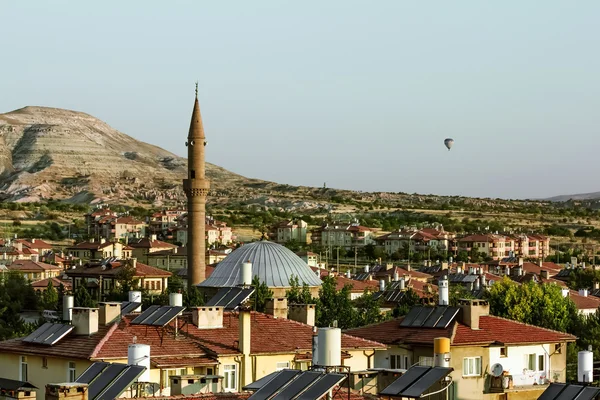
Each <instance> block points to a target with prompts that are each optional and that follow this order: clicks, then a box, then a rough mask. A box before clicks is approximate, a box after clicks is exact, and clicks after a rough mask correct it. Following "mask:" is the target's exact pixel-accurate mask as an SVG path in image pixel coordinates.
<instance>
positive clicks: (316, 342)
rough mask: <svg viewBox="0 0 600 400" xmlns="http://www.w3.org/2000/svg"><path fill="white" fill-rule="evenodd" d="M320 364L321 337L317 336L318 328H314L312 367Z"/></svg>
mask: <svg viewBox="0 0 600 400" xmlns="http://www.w3.org/2000/svg"><path fill="white" fill-rule="evenodd" d="M318 364H319V335H318V334H317V327H316V326H315V327H314V328H313V337H312V365H313V366H314V365H318Z"/></svg>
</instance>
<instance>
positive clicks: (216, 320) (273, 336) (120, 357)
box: [0, 303, 385, 399]
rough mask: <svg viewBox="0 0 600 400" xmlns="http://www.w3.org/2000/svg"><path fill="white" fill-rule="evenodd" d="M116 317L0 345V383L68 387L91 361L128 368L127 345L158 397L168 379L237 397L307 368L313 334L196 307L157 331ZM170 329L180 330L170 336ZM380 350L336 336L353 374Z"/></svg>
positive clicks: (83, 317) (105, 309)
mask: <svg viewBox="0 0 600 400" xmlns="http://www.w3.org/2000/svg"><path fill="white" fill-rule="evenodd" d="M312 310H313V311H314V308H313V309H312ZM119 313H120V303H101V304H100V308H99V309H89V308H74V309H73V325H74V326H75V329H74V330H73V331H72V332H70V333H68V334H67V335H66V336H65V337H63V338H62V339H60V340H58V341H57V342H56V343H54V344H52V345H39V344H36V343H28V342H26V341H23V339H11V340H6V341H3V342H0V376H2V377H6V378H8V379H21V380H28V381H29V382H30V383H32V384H33V385H35V386H38V387H44V385H45V384H46V383H49V382H64V381H67V382H72V381H73V380H74V378H75V377H76V376H78V375H79V374H81V373H82V372H83V371H84V370H85V369H86V368H87V367H88V366H89V365H91V363H93V362H96V361H106V362H110V363H127V358H128V346H129V345H130V344H132V343H136V344H146V345H149V346H150V349H149V351H150V354H149V357H150V373H149V380H150V382H152V383H156V384H157V388H158V389H159V393H156V395H160V396H165V395H169V394H170V393H171V390H170V389H171V380H170V379H169V377H170V376H173V375H185V374H195V375H219V376H221V377H223V380H222V385H223V390H224V391H226V392H240V391H241V390H242V387H244V386H246V385H248V384H250V383H251V382H253V381H256V380H258V379H260V378H262V377H264V376H266V375H268V374H270V373H272V372H275V371H277V370H280V369H284V368H293V369H302V370H306V369H307V368H308V366H309V365H310V363H311V357H312V356H311V354H312V342H313V334H314V333H313V329H314V327H313V326H311V325H309V324H306V323H304V322H298V321H294V320H290V319H286V318H275V317H274V316H273V315H268V314H262V313H258V312H251V311H247V310H246V309H241V310H239V311H237V312H235V313H234V312H229V311H225V312H224V311H223V309H222V308H220V307H216V308H215V307H197V308H193V309H192V310H191V311H190V312H184V313H183V314H182V315H180V316H179V317H178V318H177V319H176V320H171V321H169V322H165V324H164V325H163V326H158V327H148V326H145V325H136V324H132V320H133V318H134V317H135V316H136V314H132V315H125V316H123V317H122V318H120V317H119ZM299 319H301V320H302V318H299ZM177 323H179V324H182V323H185V328H184V329H178V334H177V336H176V335H175V326H176V324H177ZM149 328H150V329H149ZM384 349H385V346H384V345H382V344H380V343H376V342H373V341H370V340H366V339H362V338H357V337H354V336H350V335H347V334H343V335H342V337H341V350H342V363H343V365H345V366H346V367H348V368H349V369H350V370H352V371H362V370H365V369H367V368H369V367H371V366H372V365H371V362H372V359H373V354H376V353H377V351H380V350H384ZM42 398H43V393H42V394H39V393H38V399H42Z"/></svg>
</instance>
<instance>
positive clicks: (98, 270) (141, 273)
mask: <svg viewBox="0 0 600 400" xmlns="http://www.w3.org/2000/svg"><path fill="white" fill-rule="evenodd" d="M103 267H104V265H100V264H98V265H82V266H78V267H77V268H75V269H70V270H67V271H66V272H67V275H69V276H88V277H95V276H116V275H117V274H118V273H119V271H120V269H121V261H115V262H112V263H107V264H106V268H104V269H103ZM171 275H173V274H172V273H171V272H169V271H165V270H164V269H160V268H156V267H151V266H149V265H146V264H142V263H141V262H139V261H138V262H137V263H136V268H135V276H137V277H157V278H158V277H169V276H171Z"/></svg>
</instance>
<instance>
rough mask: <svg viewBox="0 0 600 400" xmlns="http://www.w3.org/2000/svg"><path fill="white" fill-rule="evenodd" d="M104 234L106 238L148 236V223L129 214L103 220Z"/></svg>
mask: <svg viewBox="0 0 600 400" xmlns="http://www.w3.org/2000/svg"><path fill="white" fill-rule="evenodd" d="M100 225H101V229H102V236H103V237H104V238H105V239H106V240H111V241H114V240H128V239H137V238H142V237H144V236H146V223H145V222H144V221H141V220H139V219H136V218H133V217H130V216H128V215H126V216H122V217H112V218H106V219H103V220H101V223H100Z"/></svg>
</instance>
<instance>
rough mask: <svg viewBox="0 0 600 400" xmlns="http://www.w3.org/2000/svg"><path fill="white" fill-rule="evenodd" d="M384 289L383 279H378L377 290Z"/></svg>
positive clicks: (381, 290)
mask: <svg viewBox="0 0 600 400" xmlns="http://www.w3.org/2000/svg"><path fill="white" fill-rule="evenodd" d="M384 290H385V281H384V280H383V279H381V280H379V291H380V292H383V291H384Z"/></svg>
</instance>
